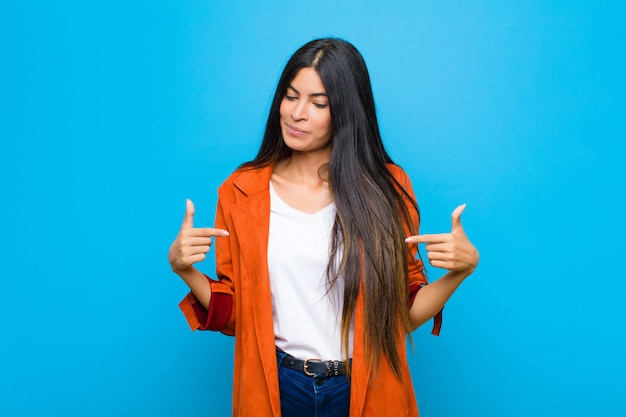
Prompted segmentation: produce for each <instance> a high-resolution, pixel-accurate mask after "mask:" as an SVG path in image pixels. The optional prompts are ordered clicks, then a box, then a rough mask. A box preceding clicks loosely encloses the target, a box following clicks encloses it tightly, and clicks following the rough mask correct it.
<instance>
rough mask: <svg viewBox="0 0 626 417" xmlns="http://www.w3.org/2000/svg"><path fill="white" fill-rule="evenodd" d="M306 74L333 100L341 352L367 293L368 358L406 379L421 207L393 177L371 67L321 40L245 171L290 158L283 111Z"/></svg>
mask: <svg viewBox="0 0 626 417" xmlns="http://www.w3.org/2000/svg"><path fill="white" fill-rule="evenodd" d="M302 68H313V69H315V70H316V71H317V73H318V74H319V76H320V78H321V79H322V83H323V84H324V87H325V89H326V93H327V94H328V100H329V105H330V111H331V119H332V131H333V138H332V150H331V156H330V162H329V164H328V166H327V167H324V168H325V169H324V170H323V171H324V174H323V177H324V179H326V180H327V181H328V187H329V191H330V194H331V197H332V199H333V202H334V204H335V207H336V212H337V216H336V219H335V224H334V226H333V231H332V236H333V237H332V242H331V256H330V260H329V263H328V268H327V277H328V284H329V289H330V288H332V287H333V286H334V285H335V284H336V283H337V282H338V281H337V280H338V279H343V280H344V285H343V286H344V294H343V311H342V317H341V334H342V347H343V349H344V351H345V352H346V353H347V349H348V340H349V332H350V325H351V322H352V319H353V317H354V313H355V308H356V303H357V295H358V293H359V291H363V297H364V310H365V311H364V316H365V317H364V318H365V340H364V343H365V351H366V354H367V357H368V358H369V359H370V364H371V365H373V369H377V367H378V365H379V364H380V361H381V354H382V355H385V356H386V358H387V359H388V361H389V363H390V365H391V367H392V369H393V371H394V373H395V374H396V376H398V377H400V368H401V363H400V357H399V354H398V349H397V338H398V335H399V332H401V331H402V332H403V333H404V334H408V333H409V332H410V323H409V314H408V308H409V307H408V266H407V259H408V256H409V251H408V248H407V244H406V243H405V241H404V239H405V237H406V232H407V229H408V230H409V231H415V228H416V225H415V224H413V222H412V220H411V216H410V215H409V207H407V205H408V204H410V205H412V206H413V207H412V208H414V209H415V210H416V211H417V203H416V202H415V200H414V199H413V198H412V197H411V196H410V195H409V194H408V193H407V192H406V191H405V190H404V188H403V184H399V183H398V181H396V180H395V178H394V177H393V175H392V174H391V173H390V172H389V169H388V167H387V164H393V161H392V160H391V158H390V157H389V155H388V154H387V152H386V150H385V148H384V146H383V143H382V139H381V136H380V131H379V128H378V120H377V117H376V108H375V106H374V97H373V94H372V87H371V84H370V77H369V73H368V71H367V67H366V65H365V61H364V60H363V57H362V56H361V54H360V53H359V52H358V51H357V49H356V48H355V47H354V46H353V45H352V44H350V43H348V42H346V41H343V40H340V39H334V38H326V39H318V40H314V41H311V42H309V43H307V44H306V45H304V46H302V47H301V48H300V49H299V50H298V51H296V53H295V54H294V55H293V56H292V57H291V58H290V59H289V61H288V62H287V65H286V66H285V69H284V70H283V73H282V75H281V77H280V80H279V81H278V86H277V88H276V93H275V95H274V99H273V101H272V106H271V109H270V113H269V116H268V120H267V125H266V130H265V135H264V137H263V142H262V144H261V148H260V150H259V153H258V154H257V156H256V158H255V159H254V160H253V161H251V162H248V163H246V164H243V165H242V167H248V168H251V167H261V166H266V165H268V164H270V163H273V162H277V161H280V160H282V159H285V158H288V157H289V156H290V155H291V150H290V149H289V148H288V147H287V146H286V145H285V143H284V141H283V138H282V133H281V128H280V113H279V111H280V104H281V101H282V100H283V98H284V96H285V94H286V92H287V87H288V86H289V83H290V82H291V81H292V80H293V79H294V78H295V76H296V74H297V73H298V71H299V70H301V69H302ZM320 175H322V174H320Z"/></svg>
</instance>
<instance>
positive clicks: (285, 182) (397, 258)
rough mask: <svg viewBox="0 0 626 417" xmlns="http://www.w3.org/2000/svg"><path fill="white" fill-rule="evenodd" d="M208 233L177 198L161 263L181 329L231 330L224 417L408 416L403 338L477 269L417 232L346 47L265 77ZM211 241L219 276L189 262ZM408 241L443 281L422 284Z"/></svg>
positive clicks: (403, 180) (443, 239) (305, 55)
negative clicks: (254, 126)
mask: <svg viewBox="0 0 626 417" xmlns="http://www.w3.org/2000/svg"><path fill="white" fill-rule="evenodd" d="M218 194H219V201H218V207H217V215H216V219H215V227H216V228H195V227H194V225H193V215H194V207H193V203H192V202H191V201H189V200H188V201H187V208H186V214H185V218H184V221H183V225H182V227H181V230H180V233H179V235H178V236H177V237H176V239H175V241H174V242H173V244H172V246H171V248H170V253H169V261H170V264H171V267H172V269H173V271H174V272H175V273H177V274H178V275H179V276H180V277H181V278H182V279H183V280H184V281H185V282H186V283H187V285H188V286H189V288H190V289H191V292H190V293H189V294H188V295H187V297H186V298H185V299H184V300H183V301H182V302H181V304H180V306H181V309H182V310H183V312H184V314H185V316H186V317H187V320H188V322H189V324H190V326H191V327H192V329H194V330H195V329H208V330H217V331H221V332H223V333H225V334H228V335H234V336H235V373H234V393H233V415H235V416H259V417H263V416H281V415H282V416H283V417H289V416H348V415H349V416H351V417H356V416H372V417H381V416H394V417H396V416H399V415H404V416H417V415H418V411H417V404H416V400H415V395H414V392H413V386H412V383H411V377H410V374H409V369H408V365H407V359H406V337H407V335H409V337H410V333H411V332H412V331H413V330H414V329H415V328H417V327H418V326H420V325H421V324H423V323H425V322H426V321H428V320H429V319H430V318H432V317H434V316H436V320H435V325H436V328H435V329H434V331H433V332H434V333H437V332H438V325H439V323H440V321H439V320H438V318H439V314H440V312H441V309H442V308H443V305H444V303H445V302H446V301H447V300H448V298H449V297H450V296H451V295H452V293H453V292H454V291H455V290H456V288H457V287H458V286H459V285H460V284H461V282H462V281H463V280H464V279H465V278H466V277H467V276H468V275H470V274H471V273H472V272H473V271H474V268H475V267H476V265H477V264H478V252H477V251H476V249H475V248H474V246H473V245H472V244H471V243H470V241H469V240H468V239H467V237H466V235H465V233H464V231H463V228H462V226H461V223H460V215H461V212H462V211H463V209H464V206H460V207H458V208H457V209H456V210H455V211H454V212H453V214H452V230H451V232H450V233H444V234H437V235H417V230H418V225H419V214H418V208H417V203H416V201H415V197H414V194H413V190H412V187H411V183H410V180H409V178H408V176H407V175H406V174H405V173H404V171H402V169H401V168H399V167H398V166H397V165H394V164H393V162H392V161H391V159H390V157H389V155H388V154H387V152H386V151H385V149H384V147H383V144H382V140H381V137H380V133H379V129H378V122H377V118H376V111H375V107H374V99H373V95H372V89H371V85H370V79H369V74H368V72H367V68H366V65H365V62H364V61H363V58H362V57H361V55H360V54H359V52H358V51H357V50H356V49H355V48H354V46H352V45H351V44H349V43H347V42H345V41H342V40H338V39H319V40H315V41H312V42H309V43H307V44H306V45H304V46H303V47H301V48H300V49H299V50H298V51H297V52H296V53H295V54H294V55H293V56H292V57H291V59H290V60H289V62H288V63H287V65H286V67H285V69H284V71H283V73H282V76H281V78H280V80H279V82H278V86H277V88H276V93H275V96H274V100H273V103H272V106H271V109H270V114H269V117H268V121H267V126H266V130H265V135H264V138H263V142H262V144H261V148H260V150H259V153H258V155H257V157H256V158H255V159H254V160H253V161H251V162H248V163H245V164H243V165H242V166H241V167H240V168H239V169H237V170H236V171H235V172H234V173H233V174H232V175H231V176H230V177H229V178H228V179H227V180H226V181H225V182H224V183H223V184H222V186H221V187H220V188H219V193H218ZM213 236H215V237H216V239H215V244H216V265H217V280H213V279H209V278H208V277H206V276H205V275H203V274H202V273H201V272H199V271H198V270H197V269H196V268H195V267H194V266H193V265H194V264H195V263H197V262H200V261H202V260H204V259H205V257H206V253H207V252H208V251H209V249H210V247H211V237H213ZM417 243H426V251H427V253H428V260H429V261H430V263H431V265H433V266H435V267H439V268H444V269H446V270H448V272H447V273H446V274H445V275H444V276H443V277H441V278H440V279H438V280H436V281H435V282H434V283H432V284H429V285H425V284H427V282H426V278H425V276H424V273H423V267H422V263H421V261H420V260H418V259H416V255H417V254H418V253H417Z"/></svg>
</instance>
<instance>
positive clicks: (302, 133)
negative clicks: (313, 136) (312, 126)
mask: <svg viewBox="0 0 626 417" xmlns="http://www.w3.org/2000/svg"><path fill="white" fill-rule="evenodd" d="M285 127H286V128H287V133H289V134H290V135H292V136H299V137H301V136H305V135H308V134H309V132H307V131H306V130H302V129H298V128H297V127H294V126H291V125H289V124H287V123H285Z"/></svg>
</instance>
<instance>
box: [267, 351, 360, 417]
mask: <svg viewBox="0 0 626 417" xmlns="http://www.w3.org/2000/svg"><path fill="white" fill-rule="evenodd" d="M285 355H286V354H285V352H282V351H280V350H278V349H277V350H276V359H277V361H278V383H279V387H280V408H281V414H282V416H283V417H347V416H348V414H349V413H350V380H349V379H348V378H347V377H346V376H345V375H338V376H334V375H333V376H324V375H321V374H316V375H315V376H308V375H306V374H305V373H304V372H300V371H296V370H293V369H289V368H285V367H282V366H280V363H281V362H282V360H283V358H284V357H285Z"/></svg>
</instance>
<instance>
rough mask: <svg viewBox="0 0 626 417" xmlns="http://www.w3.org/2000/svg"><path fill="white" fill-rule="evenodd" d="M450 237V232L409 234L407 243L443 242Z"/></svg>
mask: <svg viewBox="0 0 626 417" xmlns="http://www.w3.org/2000/svg"><path fill="white" fill-rule="evenodd" d="M447 239H448V233H440V234H426V235H416V236H409V237H407V238H406V239H405V242H406V243H441V242H445V241H446V240H447Z"/></svg>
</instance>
